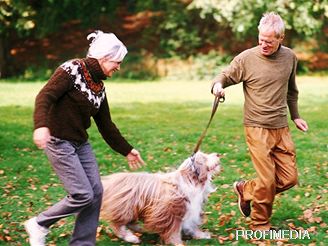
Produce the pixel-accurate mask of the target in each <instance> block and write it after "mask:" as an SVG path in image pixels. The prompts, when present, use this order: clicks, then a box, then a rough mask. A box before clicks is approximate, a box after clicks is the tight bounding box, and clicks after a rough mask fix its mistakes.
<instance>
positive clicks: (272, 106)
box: [214, 46, 299, 129]
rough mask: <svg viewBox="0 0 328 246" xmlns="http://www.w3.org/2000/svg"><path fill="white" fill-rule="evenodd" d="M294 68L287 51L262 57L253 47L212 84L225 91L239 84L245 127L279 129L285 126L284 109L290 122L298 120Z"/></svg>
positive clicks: (237, 58) (289, 53) (284, 48)
mask: <svg viewBox="0 0 328 246" xmlns="http://www.w3.org/2000/svg"><path fill="white" fill-rule="evenodd" d="M296 65H297V59H296V56H295V54H294V53H293V52H292V50H291V49H289V48H287V47H284V46H280V47H279V49H278V50H277V51H276V52H275V53H274V54H272V55H271V56H268V57H266V56H263V55H262V54H261V53H260V47H259V46H256V47H254V48H251V49H248V50H245V51H244V52H242V53H240V54H239V55H238V56H236V57H235V58H234V59H233V61H232V62H231V63H230V65H229V66H228V67H227V68H226V69H224V70H223V72H222V73H221V74H219V75H218V76H217V77H216V78H215V79H214V83H217V82H220V83H221V84H222V87H223V88H225V87H228V86H230V85H233V84H237V83H240V82H243V90H244V97H245V103H244V125H245V126H255V127H263V128H271V129H274V128H282V127H286V126H288V119H287V105H288V107H289V111H290V114H291V118H292V119H296V118H299V114H298V106H297V100H298V90H297V86H296V83H295V73H296Z"/></svg>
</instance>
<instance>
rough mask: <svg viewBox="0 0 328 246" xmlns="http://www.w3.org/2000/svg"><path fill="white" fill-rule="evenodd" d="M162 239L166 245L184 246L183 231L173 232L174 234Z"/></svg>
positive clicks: (162, 236)
mask: <svg viewBox="0 0 328 246" xmlns="http://www.w3.org/2000/svg"><path fill="white" fill-rule="evenodd" d="M160 236H161V238H162V239H163V241H164V243H165V244H173V245H175V246H178V245H179V246H180V245H183V241H182V239H181V229H179V230H177V231H175V232H173V233H172V234H170V235H167V234H165V235H163V234H162V235H160Z"/></svg>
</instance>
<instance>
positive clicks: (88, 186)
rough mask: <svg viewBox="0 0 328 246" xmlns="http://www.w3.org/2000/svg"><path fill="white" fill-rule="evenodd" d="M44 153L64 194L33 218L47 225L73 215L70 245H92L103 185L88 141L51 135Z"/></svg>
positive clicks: (94, 239)
mask: <svg viewBox="0 0 328 246" xmlns="http://www.w3.org/2000/svg"><path fill="white" fill-rule="evenodd" d="M45 153H46V155H47V156H48V158H49V161H50V162H51V164H52V166H53V169H54V171H55V172H56V174H57V175H58V177H59V179H60V180H61V182H62V183H63V185H64V188H65V190H66V191H67V193H68V195H67V196H66V197H65V198H64V199H62V200H61V201H59V202H58V203H56V204H54V205H53V206H52V207H50V208H49V209H48V210H46V211H44V212H42V213H40V214H39V215H38V216H37V222H38V223H39V224H40V225H41V226H45V227H49V226H51V225H52V224H54V223H55V222H57V221H58V220H60V219H61V218H64V217H67V216H70V215H76V221H75V227H74V231H73V235H72V238H71V240H70V245H76V246H91V245H95V243H96V231H97V226H98V222H99V210H100V207H101V200H102V193H103V188H102V184H101V181H100V175H99V170H98V165H97V162H96V158H95V155H94V154H93V151H92V149H91V146H90V144H89V143H88V142H85V143H83V144H76V143H74V142H70V141H66V140H61V139H58V138H55V137H51V140H50V141H49V142H48V144H47V147H46V149H45Z"/></svg>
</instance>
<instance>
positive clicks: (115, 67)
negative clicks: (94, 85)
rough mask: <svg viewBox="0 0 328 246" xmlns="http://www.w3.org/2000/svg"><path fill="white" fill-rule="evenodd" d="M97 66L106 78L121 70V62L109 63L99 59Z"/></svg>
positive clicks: (104, 59) (106, 60) (107, 60)
mask: <svg viewBox="0 0 328 246" xmlns="http://www.w3.org/2000/svg"><path fill="white" fill-rule="evenodd" d="M99 64H100V67H101V69H102V70H103V72H104V74H105V75H106V76H107V77H112V75H113V73H114V72H116V71H119V70H120V69H121V62H115V61H111V60H109V59H108V58H103V59H100V60H99Z"/></svg>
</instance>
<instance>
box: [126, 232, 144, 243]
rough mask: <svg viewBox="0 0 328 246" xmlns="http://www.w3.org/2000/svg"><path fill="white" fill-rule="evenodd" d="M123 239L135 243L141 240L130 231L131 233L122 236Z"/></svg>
mask: <svg viewBox="0 0 328 246" xmlns="http://www.w3.org/2000/svg"><path fill="white" fill-rule="evenodd" d="M123 240H124V241H126V242H129V243H135V244H137V243H140V242H141V241H140V239H139V238H138V237H137V236H136V235H134V234H132V233H131V234H130V233H129V234H128V235H126V236H125V237H124V238H123Z"/></svg>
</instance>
